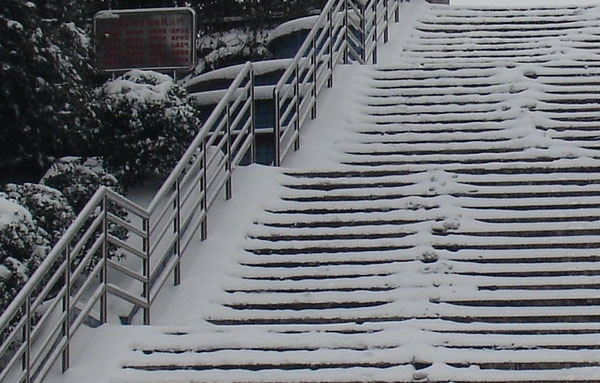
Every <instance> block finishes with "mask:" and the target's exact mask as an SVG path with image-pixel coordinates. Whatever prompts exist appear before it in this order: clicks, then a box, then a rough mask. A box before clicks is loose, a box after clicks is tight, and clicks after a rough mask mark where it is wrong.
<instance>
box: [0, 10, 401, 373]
mask: <svg viewBox="0 0 600 383" xmlns="http://www.w3.org/2000/svg"><path fill="white" fill-rule="evenodd" d="M399 1H400V0H370V1H365V0H329V1H328V2H327V4H326V5H325V7H324V9H323V11H322V13H321V15H320V16H319V18H318V20H317V23H316V24H315V26H314V27H313V29H312V30H311V31H310V33H309V34H308V37H307V38H306V40H305V41H304V43H303V44H302V46H301V47H300V49H299V50H298V53H297V55H296V56H295V57H294V59H293V60H292V61H291V64H290V65H289V67H288V69H287V70H286V71H285V73H284V74H283V75H282V77H281V79H280V80H279V82H278V83H277V85H276V86H275V87H274V100H275V114H276V118H275V127H274V133H275V139H274V142H275V146H276V155H275V158H274V164H275V165H280V164H281V161H282V159H283V158H284V157H285V155H286V153H287V152H288V151H289V150H290V149H291V147H294V148H295V149H297V148H298V137H299V130H300V128H301V126H302V124H303V123H304V121H305V120H306V119H307V118H308V117H309V116H310V117H311V118H314V117H316V112H317V109H316V107H317V101H316V100H317V96H318V94H319V93H320V92H321V90H322V89H323V88H324V87H325V86H328V87H330V86H332V84H333V82H332V81H333V69H334V68H335V66H336V65H337V64H338V63H339V62H349V61H355V62H359V63H364V62H367V61H371V62H376V55H377V52H376V45H377V42H378V40H379V39H380V38H381V36H383V34H384V39H385V40H386V41H387V28H388V21H389V16H388V15H389V14H390V13H391V12H396V21H398V9H399V4H398V3H399ZM369 9H370V10H372V11H373V12H374V13H375V16H374V17H371V19H370V20H371V21H369V22H364V20H363V19H362V18H364V17H365V15H366V14H367V13H368V12H367V13H365V10H369ZM357 10H360V12H358V11H357ZM382 11H383V12H385V16H381V12H382ZM356 20H358V21H359V23H358V24H356V23H355V22H354V21H356ZM361 20H363V21H361ZM357 25H362V26H363V29H362V30H361V29H360V28H357ZM366 28H372V29H373V30H374V31H373V32H371V31H368V30H366ZM383 31H385V32H383ZM356 36H358V37H360V39H359V40H360V41H362V43H361V44H360V45H359V46H352V44H354V45H356V41H357V39H356V38H355V37H356ZM366 36H370V38H369V41H367V40H365V38H364V37H366ZM351 37H352V38H351ZM256 89H257V86H256V85H255V82H254V66H253V64H252V63H247V64H245V65H244V66H243V67H242V68H241V70H240V72H239V73H238V75H237V77H236V78H235V79H234V80H233V82H232V84H231V86H230V87H229V88H228V90H227V91H226V92H225V94H224V95H223V97H222V98H221V100H220V101H219V103H218V104H217V106H216V107H215V109H214V110H213V112H212V113H211V115H210V116H209V117H208V119H207V120H206V122H205V123H204V125H203V126H202V128H201V129H200V130H199V132H198V134H197V135H196V137H195V138H194V140H193V141H192V143H191V144H190V146H189V147H188V149H187V150H186V152H185V153H184V154H183V156H182V158H181V159H180V160H179V162H178V163H177V165H176V166H175V168H174V169H173V171H172V172H171V174H170V175H169V176H168V177H167V179H166V180H165V182H164V183H163V184H162V186H161V187H160V189H159V190H158V192H157V193H156V195H155V196H154V198H153V199H152V201H151V202H150V205H149V206H148V207H147V208H143V207H141V206H139V205H138V204H136V203H134V202H132V201H130V200H129V199H127V198H126V197H123V196H121V195H119V194H117V193H116V192H114V191H112V190H111V189H108V188H106V187H101V188H99V189H98V190H97V191H96V193H95V194H94V195H93V196H92V198H91V199H90V200H89V201H88V203H87V204H86V206H85V207H84V208H83V210H82V211H81V212H80V213H79V215H78V216H77V218H76V219H75V221H74V222H73V223H72V224H71V225H70V227H69V228H68V229H67V230H66V232H65V233H64V235H63V236H62V238H61V239H60V240H59V241H58V243H57V244H56V245H55V246H54V247H53V249H52V250H51V251H50V253H49V254H48V256H47V257H46V258H45V259H44V261H43V262H42V263H41V264H40V266H39V267H38V268H37V270H36V271H35V272H34V273H33V275H32V276H31V277H30V278H29V280H28V281H27V283H26V284H25V286H24V287H23V288H22V289H21V290H20V291H19V293H18V294H17V296H16V297H15V298H14V299H13V301H12V302H11V303H10V305H9V306H8V307H7V308H6V310H5V311H4V312H3V313H2V314H1V315H0V368H1V370H0V383H4V382H19V383H21V382H25V383H39V382H42V381H43V379H44V377H45V376H46V375H47V373H48V371H49V370H50V368H51V367H52V365H53V364H54V363H55V362H56V361H57V360H58V359H59V358H61V360H62V369H63V371H65V370H67V369H68V368H69V364H70V343H71V340H72V338H73V336H74V335H75V333H76V332H77V329H78V328H79V327H80V326H81V325H82V324H84V323H86V322H90V323H95V324H102V323H106V322H107V320H108V318H107V316H108V314H107V313H108V309H109V304H111V305H117V306H115V307H118V309H119V310H120V311H122V310H127V311H128V312H129V313H128V314H127V315H125V319H124V320H125V321H126V322H130V321H131V319H132V318H133V317H134V316H135V315H136V313H137V312H138V311H139V310H142V311H143V323H144V324H150V309H151V306H152V302H153V301H154V299H155V298H156V296H157V294H158V293H159V292H160V290H161V288H162V286H164V284H165V283H166V281H167V280H168V279H169V277H170V276H171V275H172V276H173V283H174V284H179V283H180V279H181V270H180V260H181V257H182V255H183V254H184V252H185V250H186V248H187V247H188V246H189V244H190V243H191V242H192V240H193V239H194V237H195V235H197V233H198V232H199V233H200V237H201V239H205V238H206V236H207V235H208V228H207V214H208V210H209V208H210V206H211V205H212V204H213V202H214V201H215V200H216V198H217V197H218V195H219V193H221V192H222V191H223V190H224V191H225V198H226V199H229V198H231V194H232V184H231V181H232V174H233V172H234V170H235V168H236V167H237V166H239V164H240V163H241V161H242V160H244V158H245V157H247V156H248V155H249V159H250V161H251V162H254V161H255V153H256V150H255V145H256V139H255V119H256V109H255V91H256ZM282 148H283V149H282ZM123 232H127V233H128V237H127V239H124V238H123V236H122V233H123ZM121 256H123V257H124V260H121V261H115V260H114V259H113V257H121ZM109 297H115V298H118V299H115V300H113V299H111V300H110V302H109ZM123 305H125V306H123Z"/></svg>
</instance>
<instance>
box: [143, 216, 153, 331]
mask: <svg viewBox="0 0 600 383" xmlns="http://www.w3.org/2000/svg"><path fill="white" fill-rule="evenodd" d="M142 229H143V230H144V232H145V234H146V238H144V239H143V240H142V250H143V251H144V252H145V253H146V260H145V262H144V276H145V281H144V284H145V287H144V290H145V291H148V295H147V297H146V305H147V307H144V324H145V325H149V324H150V299H151V298H150V291H151V290H152V289H151V286H150V283H151V281H150V262H151V260H152V259H151V253H150V216H148V218H144V219H143V220H142Z"/></svg>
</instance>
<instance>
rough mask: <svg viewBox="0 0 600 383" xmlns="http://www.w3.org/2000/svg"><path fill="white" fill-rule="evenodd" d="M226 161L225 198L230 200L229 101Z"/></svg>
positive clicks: (229, 109)
mask: <svg viewBox="0 0 600 383" xmlns="http://www.w3.org/2000/svg"><path fill="white" fill-rule="evenodd" d="M226 113H227V137H226V140H227V163H226V164H225V170H226V173H227V182H226V184H225V199H227V200H230V199H231V195H232V190H231V186H232V185H231V171H232V168H233V167H232V166H231V162H232V157H233V156H232V155H231V130H232V129H231V128H232V127H231V103H230V102H229V101H228V102H227V111H226Z"/></svg>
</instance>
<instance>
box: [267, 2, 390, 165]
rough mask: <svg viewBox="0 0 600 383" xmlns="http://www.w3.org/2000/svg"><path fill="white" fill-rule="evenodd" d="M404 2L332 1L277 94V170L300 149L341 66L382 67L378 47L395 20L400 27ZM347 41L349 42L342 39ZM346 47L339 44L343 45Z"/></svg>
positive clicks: (325, 8) (290, 66) (281, 79)
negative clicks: (303, 128)
mask: <svg viewBox="0 0 600 383" xmlns="http://www.w3.org/2000/svg"><path fill="white" fill-rule="evenodd" d="M399 1H400V0H368V1H365V0H332V1H328V2H327V4H326V5H325V7H324V8H323V11H322V12H321V14H320V16H319V18H318V19H317V22H316V23H315V26H314V27H313V28H312V30H311V31H310V32H309V34H308V36H307V37H306V39H305V40H304V43H303V44H302V45H301V46H300V48H299V49H298V52H297V53H296V56H294V59H293V60H292V62H291V63H290V65H289V66H288V68H287V70H286V71H285V72H284V73H283V75H282V76H281V78H280V79H279V81H278V82H277V85H276V86H275V88H274V89H273V99H274V101H275V125H274V128H273V130H274V131H273V133H274V136H275V141H274V142H275V158H274V164H275V166H279V165H281V162H282V161H283V159H284V158H285V157H286V155H287V154H288V153H289V152H290V151H291V150H292V148H293V149H294V150H297V149H298V148H299V145H300V141H299V137H300V127H301V126H302V125H303V123H304V121H306V118H307V117H308V115H309V114H310V116H311V118H314V117H315V115H316V105H317V96H318V95H319V94H320V92H321V90H322V89H323V87H324V84H325V83H327V86H328V87H330V86H331V85H332V80H333V70H334V68H335V66H336V65H337V64H338V63H339V62H340V61H341V60H340V59H341V58H342V57H343V62H344V63H348V62H350V61H356V62H359V63H361V64H365V63H367V62H372V63H374V64H375V63H377V44H378V41H380V40H381V39H382V38H383V40H384V42H387V40H388V29H389V20H390V17H389V15H390V14H391V13H394V14H395V21H396V22H398V21H399V9H400V7H399ZM340 37H343V40H341V39H340ZM340 40H341V41H342V42H341V44H336V43H337V42H338V41H340Z"/></svg>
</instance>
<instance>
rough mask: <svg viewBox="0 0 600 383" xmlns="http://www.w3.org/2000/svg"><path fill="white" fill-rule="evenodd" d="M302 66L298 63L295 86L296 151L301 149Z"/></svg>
mask: <svg viewBox="0 0 600 383" xmlns="http://www.w3.org/2000/svg"><path fill="white" fill-rule="evenodd" d="M299 65H300V64H298V63H296V81H295V84H294V94H295V95H296V105H295V110H294V113H295V114H296V116H295V119H294V136H296V138H295V139H294V150H298V149H299V147H300V137H299V136H298V135H299V134H300V100H301V98H300V70H299V68H298V66H299Z"/></svg>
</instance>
